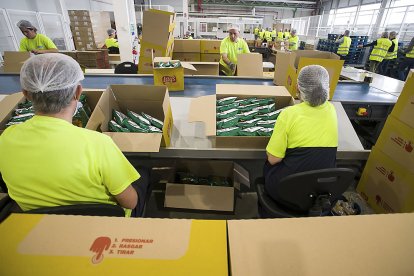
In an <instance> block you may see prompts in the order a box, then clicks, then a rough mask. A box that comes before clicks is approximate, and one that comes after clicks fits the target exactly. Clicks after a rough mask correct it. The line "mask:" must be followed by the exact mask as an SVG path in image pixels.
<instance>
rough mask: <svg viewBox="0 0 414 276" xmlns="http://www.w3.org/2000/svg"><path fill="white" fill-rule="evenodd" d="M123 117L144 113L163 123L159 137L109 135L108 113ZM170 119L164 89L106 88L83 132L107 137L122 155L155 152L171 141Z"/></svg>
mask: <svg viewBox="0 0 414 276" xmlns="http://www.w3.org/2000/svg"><path fill="white" fill-rule="evenodd" d="M113 109H115V110H118V111H120V112H122V113H124V114H127V110H131V111H134V112H136V113H139V114H140V113H141V112H145V113H147V114H149V115H150V116H152V117H154V118H156V119H158V120H161V121H162V122H164V125H163V129H162V133H133V132H109V131H108V122H109V121H110V120H112V110H113ZM172 127H173V118H172V111H171V105H170V97H169V94H168V89H167V87H165V86H156V85H127V84H126V85H110V86H109V87H108V88H107V89H106V90H105V92H104V93H103V94H102V97H101V99H100V100H99V102H98V103H97V105H96V107H95V110H94V111H93V113H92V116H91V118H90V119H89V121H88V124H87V125H86V128H87V129H91V130H98V131H102V133H104V134H106V135H108V136H110V137H111V138H112V140H114V142H115V144H117V145H118V147H119V148H120V149H121V150H122V151H124V152H158V151H159V150H160V145H161V146H163V147H168V146H169V145H170V141H171V130H172Z"/></svg>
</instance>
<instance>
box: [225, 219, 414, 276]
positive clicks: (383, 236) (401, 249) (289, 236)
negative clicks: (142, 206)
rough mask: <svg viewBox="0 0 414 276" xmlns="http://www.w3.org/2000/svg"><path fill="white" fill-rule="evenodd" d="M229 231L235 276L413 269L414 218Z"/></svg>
mask: <svg viewBox="0 0 414 276" xmlns="http://www.w3.org/2000/svg"><path fill="white" fill-rule="evenodd" d="M227 229H228V243H229V256H230V257H229V263H230V266H231V275H238V276H250V275H255V276H267V275H286V276H287V275H308V276H310V275H382V276H385V275H411V274H412V270H413V261H412V252H413V250H414V236H413V234H412V230H413V229H414V214H388V215H366V216H342V217H336V216H331V217H311V218H294V219H245V220H228V221H227ZM321 233H323V234H321ZM316 248H318V249H317V251H318V253H317V254H316V253H315V250H316ZM333 252H335V253H333Z"/></svg>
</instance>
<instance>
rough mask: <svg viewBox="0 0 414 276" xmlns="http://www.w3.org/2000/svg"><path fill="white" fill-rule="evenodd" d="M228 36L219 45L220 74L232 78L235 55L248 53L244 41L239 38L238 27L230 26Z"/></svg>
mask: <svg viewBox="0 0 414 276" xmlns="http://www.w3.org/2000/svg"><path fill="white" fill-rule="evenodd" d="M228 31H229V36H228V37H226V38H225V39H223V40H222V41H221V44H220V54H221V59H220V72H222V71H223V72H224V73H225V74H226V75H227V76H234V74H235V72H236V65H237V55H238V54H244V53H250V50H249V46H247V43H246V41H244V39H240V38H239V27H238V26H236V25H232V26H230V27H229V30H228Z"/></svg>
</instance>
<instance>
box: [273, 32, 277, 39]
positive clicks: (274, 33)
mask: <svg viewBox="0 0 414 276" xmlns="http://www.w3.org/2000/svg"><path fill="white" fill-rule="evenodd" d="M276 35H277V32H276V30H272V38H276Z"/></svg>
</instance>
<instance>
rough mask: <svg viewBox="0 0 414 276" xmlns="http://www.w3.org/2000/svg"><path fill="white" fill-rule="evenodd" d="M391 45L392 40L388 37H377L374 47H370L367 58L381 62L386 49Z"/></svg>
mask: <svg viewBox="0 0 414 276" xmlns="http://www.w3.org/2000/svg"><path fill="white" fill-rule="evenodd" d="M391 45H392V42H391V40H389V39H388V38H382V37H381V38H378V39H377V45H375V46H374V49H372V51H371V55H370V56H369V60H375V61H379V62H382V60H383V59H384V57H385V56H386V55H387V52H388V49H389V48H390V47H391Z"/></svg>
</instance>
